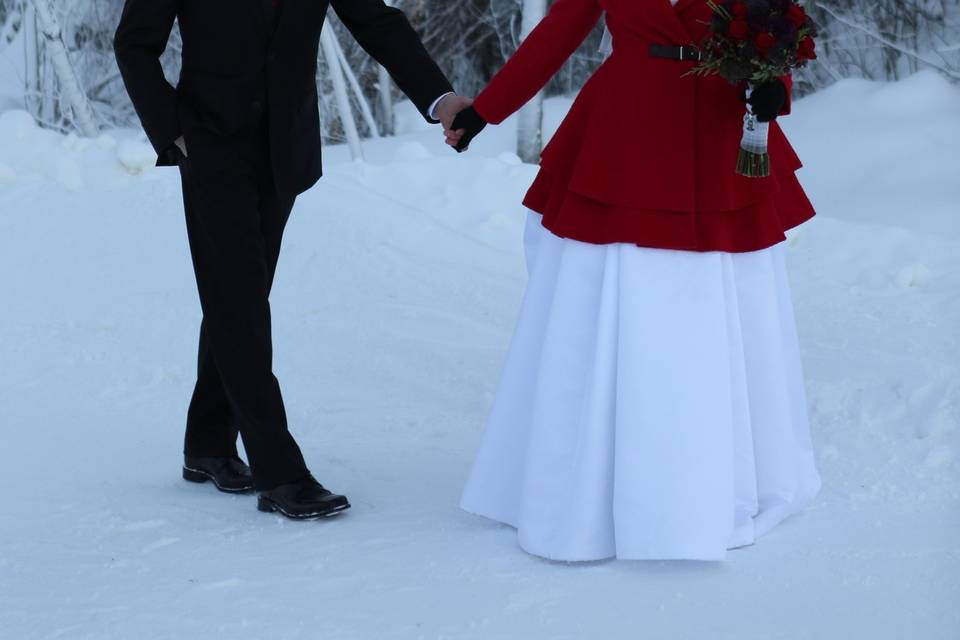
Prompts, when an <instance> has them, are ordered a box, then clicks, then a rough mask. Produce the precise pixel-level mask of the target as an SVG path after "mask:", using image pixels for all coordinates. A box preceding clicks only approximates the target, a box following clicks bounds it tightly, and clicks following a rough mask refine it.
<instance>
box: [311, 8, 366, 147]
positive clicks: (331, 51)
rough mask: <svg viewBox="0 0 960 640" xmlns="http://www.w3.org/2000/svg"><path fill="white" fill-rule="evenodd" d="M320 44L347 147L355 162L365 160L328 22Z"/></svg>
mask: <svg viewBox="0 0 960 640" xmlns="http://www.w3.org/2000/svg"><path fill="white" fill-rule="evenodd" d="M320 44H321V45H322V49H323V57H324V59H325V60H326V63H327V69H329V70H330V81H331V82H332V83H333V93H334V96H335V97H336V100H337V111H338V112H339V115H340V123H341V124H342V125H343V132H344V134H346V136H347V145H348V146H349V147H350V156H351V157H352V158H353V159H354V160H362V159H363V147H362V146H361V145H360V133H359V132H358V131H357V121H356V120H355V119H354V117H353V111H352V110H351V109H350V96H349V95H348V94H347V82H346V80H344V78H343V66H342V65H341V64H340V58H339V56H337V43H336V36H335V35H334V34H333V27H331V26H330V22H329V21H327V22H326V23H325V24H324V25H323V31H321V33H320Z"/></svg>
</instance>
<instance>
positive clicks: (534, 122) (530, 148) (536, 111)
mask: <svg viewBox="0 0 960 640" xmlns="http://www.w3.org/2000/svg"><path fill="white" fill-rule="evenodd" d="M546 9H547V2H546V0H523V21H522V22H521V28H520V41H521V42H522V41H523V40H525V39H526V37H527V36H528V35H530V32H531V31H533V28H534V27H536V26H537V25H538V24H539V23H540V21H541V20H543V16H544V14H545V13H546ZM542 148H543V91H539V92H538V93H537V95H536V96H534V97H533V99H532V100H531V101H530V102H528V103H527V104H526V105H524V107H523V108H522V109H520V113H519V114H518V116H517V155H518V156H520V159H521V160H523V161H524V162H530V163H536V162H537V161H539V159H540V151H541V149H542Z"/></svg>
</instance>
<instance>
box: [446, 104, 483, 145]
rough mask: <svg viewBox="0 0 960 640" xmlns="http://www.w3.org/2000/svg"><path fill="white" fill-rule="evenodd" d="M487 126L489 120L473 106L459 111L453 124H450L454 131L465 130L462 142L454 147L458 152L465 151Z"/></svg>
mask: <svg viewBox="0 0 960 640" xmlns="http://www.w3.org/2000/svg"><path fill="white" fill-rule="evenodd" d="M486 126H487V121H486V120H484V119H483V118H482V117H481V116H480V114H479V113H477V110H476V109H474V108H473V107H467V108H466V109H464V110H463V111H461V112H460V113H458V114H457V117H456V118H454V119H453V124H452V125H450V129H452V130H453V131H459V130H460V129H463V130H464V134H463V137H462V138H460V142H459V143H457V146H456V147H454V148H455V149H456V150H457V153H463V152H464V151H465V150H466V148H467V147H469V146H470V142H471V141H472V140H473V139H474V138H476V137H477V135H478V134H479V133H480V132H481V131H483V128H484V127H486Z"/></svg>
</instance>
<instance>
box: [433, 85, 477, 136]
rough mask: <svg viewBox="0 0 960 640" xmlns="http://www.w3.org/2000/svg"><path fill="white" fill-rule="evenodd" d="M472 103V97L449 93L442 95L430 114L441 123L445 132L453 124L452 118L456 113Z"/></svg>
mask: <svg viewBox="0 0 960 640" xmlns="http://www.w3.org/2000/svg"><path fill="white" fill-rule="evenodd" d="M472 104H473V99H472V98H464V97H463V96H458V95H456V94H453V93H451V94H450V95H447V96H444V97H443V99H441V100H440V102H439V103H437V107H436V109H435V112H434V113H433V114H432V115H433V116H434V117H435V118H436V119H437V120H439V121H440V124H442V125H443V130H444V132H447V131H449V130H450V127H451V126H452V125H453V119H454V118H456V117H457V114H458V113H460V112H461V111H463V110H464V109H466V108H467V107H469V106H470V105H472Z"/></svg>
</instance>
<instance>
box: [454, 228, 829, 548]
mask: <svg viewBox="0 0 960 640" xmlns="http://www.w3.org/2000/svg"><path fill="white" fill-rule="evenodd" d="M540 222H541V218H540V216H539V215H537V214H534V213H530V214H529V218H528V222H527V228H526V232H525V240H524V245H525V249H526V254H527V267H528V271H529V282H528V285H527V291H526V295H525V298H524V301H523V306H522V309H521V312H520V316H519V320H518V324H517V328H516V332H515V334H514V337H513V341H512V344H511V346H510V350H509V353H508V355H507V359H506V364H505V367H504V371H503V375H502V378H501V381H500V384H499V388H498V390H497V394H496V398H495V400H494V404H493V408H492V411H491V414H490V417H489V420H488V422H487V425H486V430H485V433H484V436H483V441H482V444H481V447H480V450H479V452H478V454H477V457H476V460H475V462H474V466H473V469H472V471H471V473H470V476H469V479H468V481H467V484H466V488H465V490H464V493H463V498H462V502H461V506H462V508H463V509H465V510H466V511H469V512H472V513H475V514H479V515H482V516H486V517H488V518H492V519H494V520H497V521H500V522H503V523H507V524H510V525H512V526H513V527H515V528H516V529H517V530H518V535H519V542H520V545H521V547H522V548H523V549H525V550H526V551H528V552H530V553H533V554H536V555H538V556H543V557H545V558H550V559H556V560H570V561H576V560H599V559H604V558H611V557H617V558H627V559H696V560H722V559H724V558H725V556H726V551H727V549H731V548H735V547H740V546H744V545H749V544H752V543H753V542H754V541H755V540H756V539H757V537H758V536H760V535H762V534H763V533H765V532H767V531H769V530H770V529H771V528H772V527H774V526H775V525H776V524H777V523H779V522H780V521H781V520H783V519H784V518H786V517H787V516H789V515H791V514H793V513H795V512H797V511H799V510H801V509H803V508H804V507H805V506H806V505H808V504H809V503H810V502H811V500H812V499H813V497H814V496H815V495H816V493H817V492H818V490H819V488H820V477H819V475H818V473H817V469H816V464H815V461H814V455H813V448H812V445H811V440H810V432H809V426H808V422H807V412H806V406H805V394H804V385H803V376H802V371H801V365H800V354H799V346H798V342H797V335H796V329H795V325H794V316H793V308H792V304H791V300H790V289H789V284H788V281H787V274H786V268H785V263H784V249H783V247H782V246H781V245H778V246H774V247H772V248H769V249H765V250H762V251H755V252H751V253H723V252H708V253H696V252H687V251H674V250H667V249H648V248H641V247H637V246H635V245H632V244H609V245H593V244H587V243H583V242H578V241H575V240H569V239H563V238H559V237H557V236H555V235H553V234H552V233H550V232H549V231H547V230H546V229H545V228H543V226H541V223H540Z"/></svg>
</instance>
